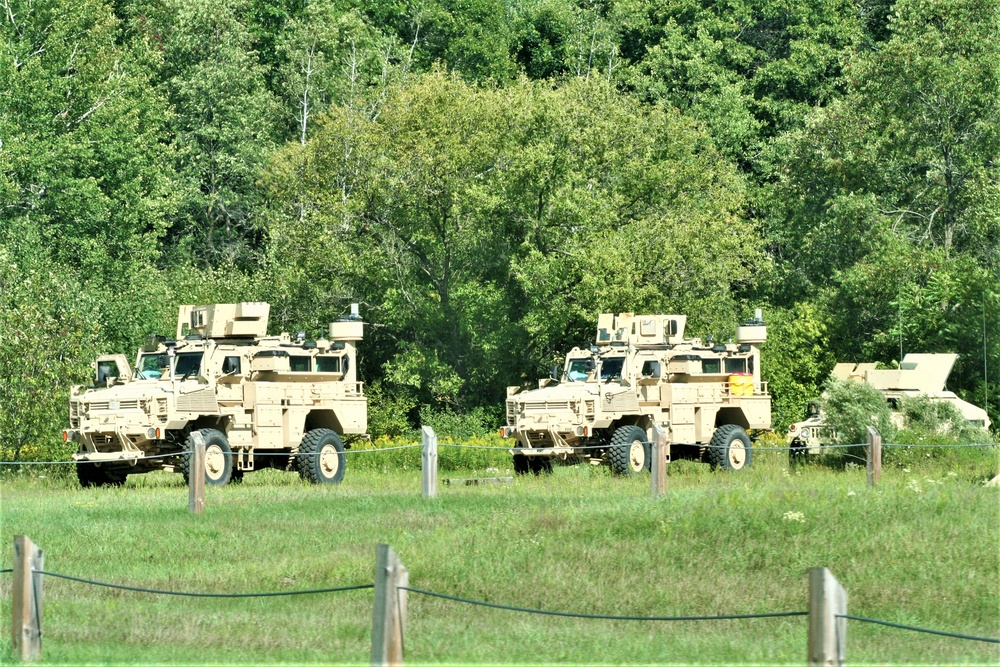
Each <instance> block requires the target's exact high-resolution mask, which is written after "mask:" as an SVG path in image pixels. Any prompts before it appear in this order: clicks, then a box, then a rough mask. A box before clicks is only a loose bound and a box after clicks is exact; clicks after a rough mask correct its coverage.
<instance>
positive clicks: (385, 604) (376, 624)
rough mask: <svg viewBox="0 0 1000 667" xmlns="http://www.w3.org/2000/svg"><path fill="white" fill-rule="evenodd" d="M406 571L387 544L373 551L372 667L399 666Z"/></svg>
mask: <svg viewBox="0 0 1000 667" xmlns="http://www.w3.org/2000/svg"><path fill="white" fill-rule="evenodd" d="M409 577H410V574H409V572H407V571H406V567H405V566H404V565H403V563H402V561H400V560H399V557H398V556H397V555H396V552H395V551H393V550H392V547H390V546H389V545H388V544H379V545H378V546H377V547H376V550H375V610H374V613H373V617H372V666H373V667H390V666H395V665H402V664H403V633H404V632H405V630H406V591H405V590H400V588H399V587H400V586H403V587H405V586H407V585H408V584H409Z"/></svg>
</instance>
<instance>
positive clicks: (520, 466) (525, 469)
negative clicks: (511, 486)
mask: <svg viewBox="0 0 1000 667" xmlns="http://www.w3.org/2000/svg"><path fill="white" fill-rule="evenodd" d="M529 472H531V463H530V462H529V461H528V457H527V456H525V455H524V454H514V474H515V475H527V474H528V473H529Z"/></svg>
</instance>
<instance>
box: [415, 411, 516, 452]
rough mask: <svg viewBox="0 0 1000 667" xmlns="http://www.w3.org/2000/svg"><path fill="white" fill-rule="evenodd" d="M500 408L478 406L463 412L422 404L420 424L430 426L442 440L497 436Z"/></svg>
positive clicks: (459, 440) (456, 440)
mask: <svg viewBox="0 0 1000 667" xmlns="http://www.w3.org/2000/svg"><path fill="white" fill-rule="evenodd" d="M499 412H500V410H498V409H497V408H495V407H492V406H490V407H488V408H486V407H476V408H474V409H472V410H468V411H466V412H464V413H462V414H458V413H456V412H454V411H452V410H448V409H444V410H435V409H434V408H433V407H431V406H430V405H422V406H420V425H421V426H430V427H431V428H432V429H434V432H435V433H436V434H437V436H438V440H439V441H440V442H451V443H461V442H463V441H467V440H471V439H475V438H479V439H483V438H491V437H495V436H496V425H497V424H499V423H500V418H501V415H500V414H499Z"/></svg>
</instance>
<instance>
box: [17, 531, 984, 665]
mask: <svg viewBox="0 0 1000 667" xmlns="http://www.w3.org/2000/svg"><path fill="white" fill-rule="evenodd" d="M24 539H25V540H26V538H24ZM26 541H27V542H28V543H29V544H30V546H31V549H32V550H33V549H36V547H34V545H33V544H31V543H30V540H26ZM383 547H385V548H387V547H386V545H379V548H380V549H382V548H383ZM23 553H24V552H23V551H22V552H19V551H18V550H17V549H16V548H15V559H14V560H15V562H14V565H15V567H14V568H4V569H0V574H10V573H12V572H15V571H20V572H24V573H25V574H26V575H28V576H27V579H28V582H25V581H23V580H22V582H21V589H18V587H17V586H15V587H14V590H13V595H14V600H13V606H14V607H15V608H32V609H34V610H39V609H40V608H41V591H42V589H41V587H40V586H38V585H36V584H35V583H31V582H35V581H36V580H37V579H38V578H40V577H54V578H58V579H63V580H67V581H72V582H77V583H82V584H85V585H88V586H93V587H98V588H107V589H115V590H124V591H131V592H136V593H145V594H152V595H168V596H181V597H188V598H214V599H219V598H230V599H233V598H243V599H245V598H269V597H279V596H300V595H315V594H330V593H343V592H350V591H358V590H372V589H374V592H375V596H376V600H375V611H376V618H377V617H378V610H379V602H378V600H379V596H380V595H381V596H383V598H384V599H390V600H394V602H393V604H395V605H397V609H394V610H393V609H390V610H389V613H390V615H391V614H399V613H400V611H399V610H400V609H401V610H402V612H401V613H402V621H401V622H400V623H401V625H400V626H399V627H398V628H397V630H398V635H399V636H398V641H399V650H400V652H401V651H402V635H403V631H402V625H405V615H406V604H405V602H404V601H403V600H404V598H403V597H402V596H401V593H402V592H409V593H414V594H418V595H423V596H427V597H433V598H438V599H443V600H446V601H449V602H457V603H460V604H467V605H474V606H479V607H486V608H490V609H497V610H502V611H511V612H515V613H522V614H531V615H542V616H554V617H562V618H579V619H589V620H606V621H635V622H647V623H663V622H701V621H727V620H753V619H769V618H789V617H802V616H808V617H809V619H810V620H809V631H810V637H809V641H810V650H811V651H812V646H813V642H814V636H813V635H814V634H815V635H816V637H820V636H822V635H823V634H824V633H822V632H819V631H816V632H815V633H814V626H816V625H817V624H820V625H822V623H825V622H831V621H833V620H834V619H836V620H841V619H842V620H845V621H846V620H851V621H857V622H861V623H870V624H876V625H881V626H885V627H889V628H894V629H899V630H907V631H912V632H920V633H925V634H931V635H936V636H941V637H948V638H951V639H959V640H964V641H974V642H985V643H991V644H1000V639H997V638H993V637H981V636H976V635H970V634H965V633H958V632H949V631H944V630H934V629H930V628H923V627H918V626H913V625H905V624H902V623H895V622H892V621H885V620H880V619H873V618H868V617H865V616H858V615H852V614H847V613H846V594H845V595H844V596H843V597H842V599H843V600H844V603H843V608H842V611H841V612H837V613H832V614H829V616H828V615H827V614H828V613H829V612H828V611H827V610H825V609H824V608H823V605H820V606H814V605H813V599H814V598H815V597H816V593H817V590H814V589H813V586H814V583H813V578H812V577H810V605H809V610H808V611H780V612H760V613H749V614H697V615H670V616H658V615H657V616H649V615H631V614H600V613H583V612H573V611H557V610H551V609H538V608H532V607H523V606H517V605H510V604H501V603H497V602H488V601H485V600H476V599H471V598H466V597H461V596H457V595H451V594H446V593H439V592H436V591H431V590H427V589H422V588H417V587H414V586H409V585H407V583H408V582H407V581H406V579H404V580H402V581H395V580H393V579H391V576H392V575H391V572H393V571H397V572H398V571H399V570H402V571H403V572H405V567H403V566H402V564H401V563H399V562H398V559H397V561H396V562H397V565H393V566H392V567H382V568H380V567H378V566H376V568H375V574H376V581H375V583H371V584H355V585H349V586H336V587H324V588H315V589H306V590H295V591H272V592H252V593H213V592H193V591H177V590H163V589H156V588H150V587H143V586H131V585H125V584H114V583H109V582H102V581H96V580H93V579H88V578H84V577H76V576H72V575H67V574H62V573H58V572H51V571H48V570H43V569H40V567H36V566H40V565H41V562H36V563H35V565H33V564H32V560H31V558H32V557H31V556H27V558H28V561H27V562H25V561H24V560H23V559H24V558H25V557H26V556H24V555H23ZM392 557H393V558H396V557H395V554H394V553H393V554H392ZM376 562H378V561H376ZM814 570H822V571H824V572H828V571H826V569H825V568H814ZM830 580H831V582H832V583H824V584H822V585H823V586H831V585H832V586H836V587H840V584H839V582H837V581H836V580H835V579H833V578H832V577H830ZM15 581H16V575H15ZM25 583H27V585H25ZM823 595H824V596H827V595H829V590H828V589H827V588H824V589H823ZM19 596H20V597H19ZM824 619H826V620H824ZM19 622H21V623H24V622H29V623H34V624H35V625H34V626H33V628H32V631H31V632H28V633H26V635H25V636H28V635H31V634H32V633H33V635H34V636H36V637H37V638H38V646H37V650H38V651H39V654H40V650H41V649H40V638H41V634H42V633H41V615H40V614H37V613H34V614H29V615H28V620H27V621H25V619H24V618H23V617H22V618H21V619H15V620H14V623H15V628H17V627H18V623H19ZM373 623H374V625H373V633H372V650H373V656H374V654H375V650H376V649H375V646H376V643H377V641H381V640H379V639H378V638H377V635H379V634H380V633H381V632H382V630H380V629H379V625H380V624H378V623H377V622H376V621H375V620H373ZM389 632H393V630H392V629H391V628H390V629H389ZM16 635H17V632H15V636H16ZM824 650H827V649H826V648H824ZM831 650H833V651H839V654H838V655H837V656H836V659H835V660H834V661H833V664H843V662H844V660H843V657H844V656H843V650H844V645H843V644H841V645H840V646H839V647H834V648H833V649H831Z"/></svg>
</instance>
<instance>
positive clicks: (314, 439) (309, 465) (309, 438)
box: [297, 428, 347, 484]
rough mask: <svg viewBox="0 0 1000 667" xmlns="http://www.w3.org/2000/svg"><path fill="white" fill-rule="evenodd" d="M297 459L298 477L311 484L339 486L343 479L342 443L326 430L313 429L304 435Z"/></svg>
mask: <svg viewBox="0 0 1000 667" xmlns="http://www.w3.org/2000/svg"><path fill="white" fill-rule="evenodd" d="M297 459H298V468H299V475H301V476H302V479H304V480H306V481H309V482H312V483H313V484H339V483H340V481H341V480H342V479H344V471H345V470H346V468H347V457H346V456H344V443H343V442H341V441H340V436H339V435H337V433H336V432H335V431H331V430H330V429H328V428H314V429H313V430H311V431H309V432H308V433H306V434H305V437H303V438H302V444H301V445H299V454H298V457H297Z"/></svg>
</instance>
